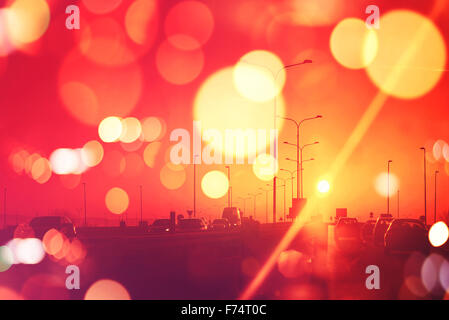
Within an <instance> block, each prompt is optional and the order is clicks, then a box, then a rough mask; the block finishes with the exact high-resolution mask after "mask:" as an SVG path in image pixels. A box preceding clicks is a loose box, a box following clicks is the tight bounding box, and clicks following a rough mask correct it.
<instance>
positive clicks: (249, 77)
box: [234, 50, 286, 102]
mask: <svg viewBox="0 0 449 320" xmlns="http://www.w3.org/2000/svg"><path fill="white" fill-rule="evenodd" d="M283 67H284V64H283V62H282V60H281V59H280V58H279V57H278V56H276V55H275V54H274V53H272V52H269V51H265V50H255V51H251V52H248V53H247V54H245V55H244V56H243V57H241V58H240V60H239V62H238V63H237V64H236V65H235V67H234V84H235V87H236V88H237V91H238V92H239V93H240V94H241V95H243V96H244V97H246V98H247V99H249V100H253V101H258V102H264V101H268V100H272V99H273V98H274V97H275V96H276V95H278V94H279V92H281V90H282V88H283V87H284V83H285V78H286V75H285V70H284V68H283Z"/></svg>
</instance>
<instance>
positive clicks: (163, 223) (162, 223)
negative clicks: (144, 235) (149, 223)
mask: <svg viewBox="0 0 449 320" xmlns="http://www.w3.org/2000/svg"><path fill="white" fill-rule="evenodd" d="M169 224H170V220H168V219H159V220H156V221H154V222H153V226H155V227H163V226H168V225H169Z"/></svg>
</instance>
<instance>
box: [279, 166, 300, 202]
mask: <svg viewBox="0 0 449 320" xmlns="http://www.w3.org/2000/svg"><path fill="white" fill-rule="evenodd" d="M279 170H280V171H285V172H288V173H290V179H291V180H292V205H293V180H294V177H293V175H294V174H295V172H296V173H298V171H296V170H295V171H293V170H287V169H279Z"/></svg>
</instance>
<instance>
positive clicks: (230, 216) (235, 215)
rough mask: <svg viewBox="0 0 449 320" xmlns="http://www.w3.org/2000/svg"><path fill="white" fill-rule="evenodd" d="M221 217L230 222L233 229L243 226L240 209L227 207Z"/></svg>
mask: <svg viewBox="0 0 449 320" xmlns="http://www.w3.org/2000/svg"><path fill="white" fill-rule="evenodd" d="M221 217H222V218H223V219H226V220H228V221H229V223H230V225H231V228H238V227H241V225H242V214H241V213H240V209H239V208H236V207H226V208H224V209H223V214H222V216H221Z"/></svg>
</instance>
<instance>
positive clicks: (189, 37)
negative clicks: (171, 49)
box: [165, 1, 214, 50]
mask: <svg viewBox="0 0 449 320" xmlns="http://www.w3.org/2000/svg"><path fill="white" fill-rule="evenodd" d="M213 29H214V17H213V15H212V13H211V11H210V10H209V8H208V7H207V6H206V5H205V4H204V3H202V2H199V1H183V2H180V3H178V4H176V5H175V6H174V7H173V8H171V9H170V11H169V13H168V14H167V18H166V19H165V34H166V35H167V38H168V39H169V41H170V43H171V44H172V45H173V46H175V47H176V48H178V49H181V50H195V49H198V48H199V47H200V46H202V45H203V44H205V43H206V42H207V41H208V40H209V38H210V36H211V35H212V32H213Z"/></svg>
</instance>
